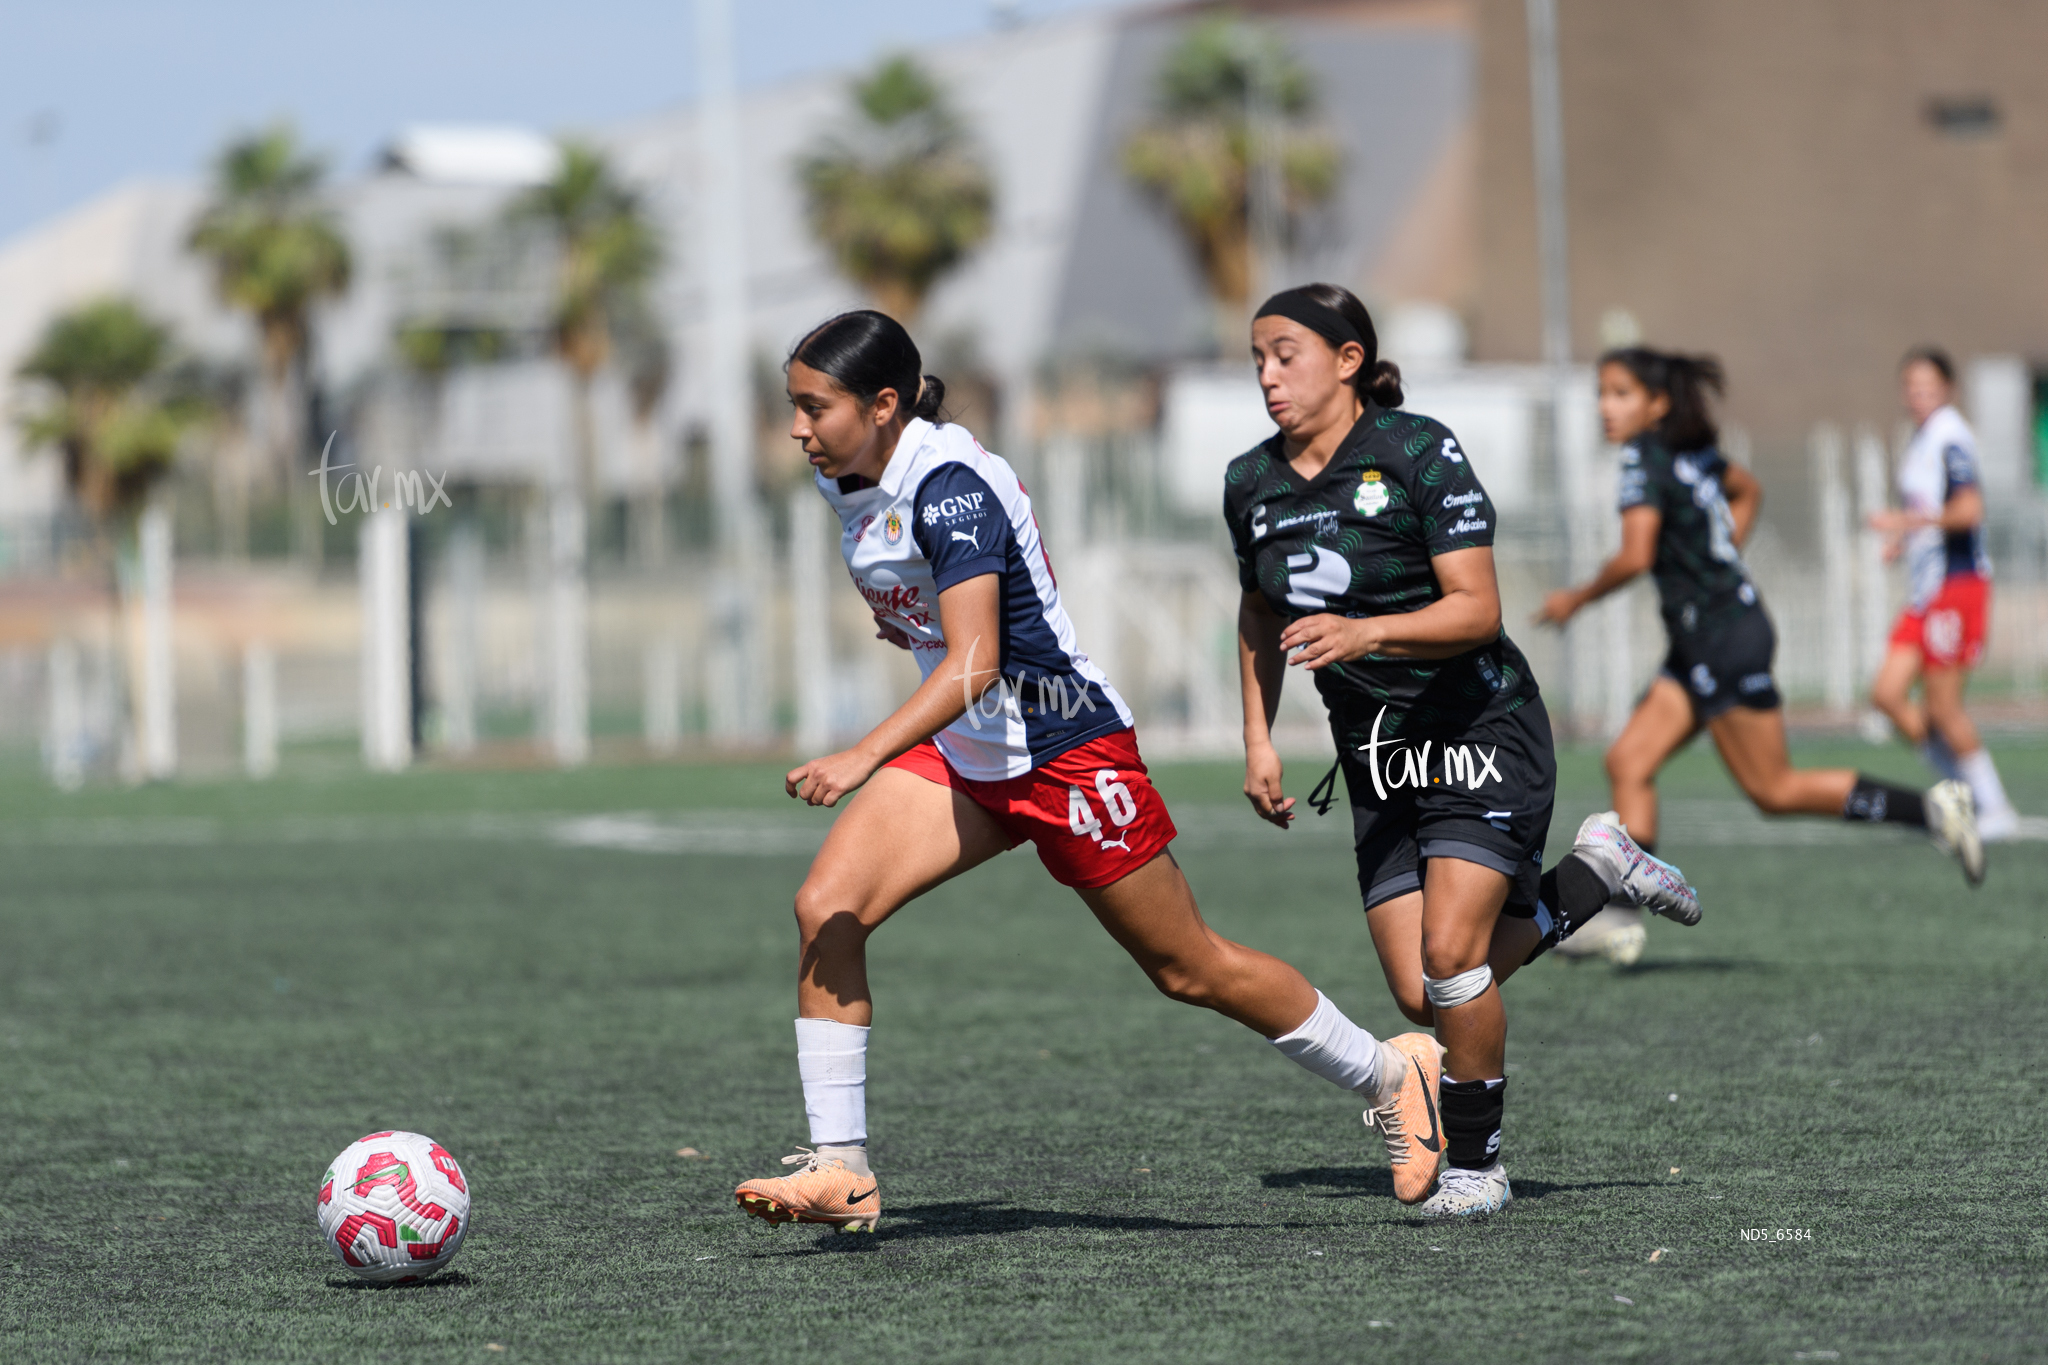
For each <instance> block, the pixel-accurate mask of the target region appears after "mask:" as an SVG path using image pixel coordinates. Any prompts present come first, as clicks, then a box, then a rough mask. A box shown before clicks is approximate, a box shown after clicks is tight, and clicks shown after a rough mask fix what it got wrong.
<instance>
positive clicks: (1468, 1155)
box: [1437, 1076, 1508, 1171]
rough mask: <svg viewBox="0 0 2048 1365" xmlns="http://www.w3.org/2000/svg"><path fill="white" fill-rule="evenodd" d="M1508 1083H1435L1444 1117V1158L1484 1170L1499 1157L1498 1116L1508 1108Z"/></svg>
mask: <svg viewBox="0 0 2048 1365" xmlns="http://www.w3.org/2000/svg"><path fill="white" fill-rule="evenodd" d="M1507 1095H1508V1083H1507V1082H1506V1081H1502V1082H1501V1083H1500V1084H1498V1085H1488V1084H1487V1083H1486V1082H1485V1081H1454V1080H1452V1079H1451V1078H1450V1077H1449V1076H1446V1077H1444V1078H1443V1081H1442V1083H1441V1084H1439V1085H1438V1086H1437V1108H1438V1110H1439V1111H1440V1112H1441V1113H1442V1114H1443V1116H1444V1158H1445V1159H1446V1160H1447V1161H1449V1162H1450V1164H1451V1165H1453V1166H1461V1167H1463V1168H1464V1169H1466V1170H1468V1171H1483V1170H1485V1169H1486V1168H1487V1167H1488V1166H1491V1165H1492V1164H1493V1163H1494V1162H1496V1161H1498V1160H1500V1126H1501V1115H1502V1113H1503V1112H1504V1111H1505V1110H1506V1108H1507Z"/></svg>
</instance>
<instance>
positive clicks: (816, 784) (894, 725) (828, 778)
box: [783, 574, 1002, 806]
mask: <svg viewBox="0 0 2048 1365" xmlns="http://www.w3.org/2000/svg"><path fill="white" fill-rule="evenodd" d="M1000 606H1001V603H1000V596H999V592H998V582H997V579H996V576H995V575H994V574H983V575H981V576H980V577H979V578H970V579H968V580H967V581H966V582H964V583H955V584H954V585H953V586H952V587H950V588H947V589H946V590H945V591H943V592H941V593H940V594H939V628H940V630H942V631H943V632H944V633H945V636H946V659H945V662H944V663H942V664H940V665H939V666H938V667H937V668H935V669H933V670H932V672H931V676H930V677H928V678H926V679H925V680H924V681H923V682H922V683H920V684H919V685H918V688H917V690H916V691H915V692H912V693H911V694H910V698H909V700H907V701H905V702H904V703H903V705H901V706H899V707H897V708H896V710H895V711H894V712H893V713H891V714H890V716H889V718H888V719H887V720H885V721H883V722H882V723H881V724H880V725H877V726H876V727H875V728H874V729H873V730H870V731H869V732H868V734H867V737H866V738H865V739H863V740H861V742H860V743H858V744H856V745H854V746H853V747H852V748H851V749H844V750H841V751H840V752H839V753H836V754H827V755H826V756H825V757H823V758H814V759H812V760H811V761H810V762H808V763H805V764H803V765H801V766H799V767H797V768H793V769H791V770H790V773H789V775H788V776H787V777H785V778H784V779H783V790H784V791H786V792H788V793H789V794H790V795H791V796H793V797H796V798H797V799H798V800H800V801H802V802H804V804H806V805H811V806H833V805H837V804H838V803H839V800H840V798H842V797H844V796H846V795H847V794H848V793H850V792H854V791H857V790H859V788H860V787H861V785H862V784H863V783H865V782H866V781H867V780H868V779H869V778H870V777H873V776H874V775H875V770H876V769H877V768H879V767H881V766H882V765H883V764H885V763H887V762H888V761H889V760H890V759H892V758H895V757H897V756H898V755H900V754H903V753H906V752H908V751H909V750H911V749H913V748H915V747H916V746H917V745H919V744H922V743H924V742H925V741H926V740H928V739H930V738H931V737H932V736H933V735H935V734H937V733H938V732H939V731H941V730H943V729H945V728H946V727H947V726H948V725H951V724H952V723H953V722H954V721H956V720H958V719H960V717H962V716H963V715H965V714H967V708H968V706H969V705H970V704H972V703H973V702H977V701H979V700H981V697H982V694H983V693H985V692H987V691H988V690H989V689H990V688H991V687H994V686H995V685H996V681H997V679H999V678H1000V677H1001V676H1002V674H1001V672H1000V666H1001V663H1002V660H1001V646H1000V645H999V643H998V641H999V640H1000V639H1001V636H1000V635H999V633H998V631H997V617H998V614H999V612H1000ZM884 638H886V637H884Z"/></svg>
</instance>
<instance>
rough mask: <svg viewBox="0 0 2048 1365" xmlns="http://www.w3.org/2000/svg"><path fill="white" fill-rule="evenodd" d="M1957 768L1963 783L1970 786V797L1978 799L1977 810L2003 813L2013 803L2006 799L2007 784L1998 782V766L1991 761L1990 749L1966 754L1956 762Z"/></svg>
mask: <svg viewBox="0 0 2048 1365" xmlns="http://www.w3.org/2000/svg"><path fill="white" fill-rule="evenodd" d="M1956 768H1957V770H1958V771H1959V772H1960V773H1961V774H1962V778H1963V781H1965V782H1967V783H1969V784H1970V795H1972V796H1974V797H1976V798H1977V809H1978V810H1980V811H1985V812H1988V813H1993V814H1997V813H2002V812H2004V811H2005V810H2007V809H2009V808H2010V807H2011V805H2012V802H2011V801H2009V800H2007V799H2006V795H2005V784H2004V783H2003V782H2001V781H1999V780H1998V765H1997V764H1996V763H1993V762H1992V761H1991V751H1990V750H1989V749H1979V750H1977V751H1976V752H1975V753H1969V754H1964V755H1963V756H1962V757H1960V758H1958V759H1957V760H1956Z"/></svg>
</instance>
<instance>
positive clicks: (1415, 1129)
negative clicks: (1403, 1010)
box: [1365, 1033, 1444, 1204]
mask: <svg viewBox="0 0 2048 1365" xmlns="http://www.w3.org/2000/svg"><path fill="white" fill-rule="evenodd" d="M1443 1057H1444V1049H1443V1045H1442V1044H1441V1043H1439V1042H1437V1040H1436V1039H1434V1038H1432V1037H1430V1036H1429V1035H1428V1034H1427V1033H1404V1034H1402V1035H1401V1036H1400V1037H1398V1038H1389V1039H1387V1040H1386V1041H1385V1042H1383V1043H1381V1044H1380V1088H1379V1092H1378V1094H1377V1095H1375V1096H1373V1097H1372V1099H1373V1106H1372V1108H1370V1109H1368V1110H1366V1111H1365V1126H1366V1127H1368V1128H1377V1129H1379V1130H1380V1136H1381V1137H1382V1138H1384V1139H1385V1140H1386V1144H1387V1160H1388V1162H1389V1163H1390V1164H1391V1165H1392V1166H1393V1168H1394V1198H1396V1199H1398V1200H1400V1201H1401V1202H1402V1203H1404V1204H1418V1203H1420V1202H1422V1200H1423V1199H1424V1198H1426V1197H1427V1196H1428V1194H1429V1190H1430V1187H1431V1186H1432V1185H1434V1184H1436V1168H1437V1163H1438V1161H1440V1160H1441V1159H1442V1157H1443V1151H1444V1129H1443V1124H1441V1123H1440V1122H1438V1121H1437V1113H1436V1088H1437V1082H1438V1081H1439V1080H1440V1079H1442V1077H1443V1072H1444V1062H1443Z"/></svg>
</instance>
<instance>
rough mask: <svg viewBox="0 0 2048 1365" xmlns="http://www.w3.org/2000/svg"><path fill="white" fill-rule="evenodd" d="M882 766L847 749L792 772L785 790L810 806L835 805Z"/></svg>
mask: <svg viewBox="0 0 2048 1365" xmlns="http://www.w3.org/2000/svg"><path fill="white" fill-rule="evenodd" d="M880 766H881V764H879V763H877V762H875V761H874V760H873V759H871V758H869V757H868V756H867V755H865V754H863V753H861V752H860V751H859V750H858V749H846V750H842V751H841V752H839V753H836V754H827V755H825V756H824V757H823V758H814V759H812V760H811V761H810V762H808V763H806V764H804V765H803V766H802V767H800V768H792V769H790V772H789V775H788V776H787V777H785V778H783V779H782V789H783V790H784V791H786V792H788V793H789V794H790V795H791V796H793V797H795V798H796V799H797V800H799V801H801V802H803V803H804V804H805V805H807V806H836V805H838V804H839V800H840V798H841V797H844V796H847V795H850V794H851V793H853V792H856V791H858V790H860V787H861V785H862V784H863V783H865V782H866V781H867V780H868V779H869V778H871V777H873V776H874V775H875V769H876V768H879V767H880Z"/></svg>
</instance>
